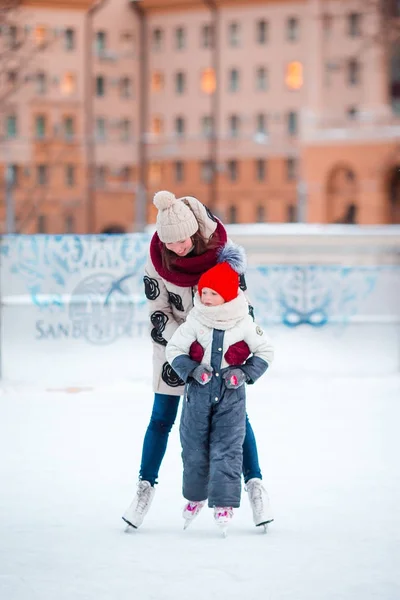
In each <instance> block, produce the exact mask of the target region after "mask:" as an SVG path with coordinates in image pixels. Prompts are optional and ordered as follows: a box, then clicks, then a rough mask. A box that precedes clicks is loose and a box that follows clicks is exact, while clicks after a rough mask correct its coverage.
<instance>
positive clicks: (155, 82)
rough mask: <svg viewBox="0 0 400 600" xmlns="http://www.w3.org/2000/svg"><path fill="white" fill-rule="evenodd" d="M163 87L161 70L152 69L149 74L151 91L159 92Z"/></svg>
mask: <svg viewBox="0 0 400 600" xmlns="http://www.w3.org/2000/svg"><path fill="white" fill-rule="evenodd" d="M163 87H164V75H163V74H162V73H161V71H154V73H153V74H152V76H151V90H152V91H153V92H161V90H162V89H163Z"/></svg>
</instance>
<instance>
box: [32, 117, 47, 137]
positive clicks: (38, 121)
mask: <svg viewBox="0 0 400 600" xmlns="http://www.w3.org/2000/svg"><path fill="white" fill-rule="evenodd" d="M45 135H46V117H45V116H44V115H37V117H36V118H35V137H36V138H37V139H43V138H44V137H45Z"/></svg>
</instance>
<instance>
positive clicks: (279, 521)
mask: <svg viewBox="0 0 400 600" xmlns="http://www.w3.org/2000/svg"><path fill="white" fill-rule="evenodd" d="M137 363H139V364H140V365H142V368H141V369H138V366H137V364H136V366H135V372H136V373H138V372H139V371H140V370H141V371H142V375H141V376H140V375H138V376H135V378H132V380H130V381H119V382H118V381H114V382H112V383H104V384H103V385H100V384H97V385H92V384H89V385H88V386H87V387H85V386H80V387H77V388H66V387H65V386H64V385H61V386H59V387H58V386H57V385H53V383H54V380H56V377H54V372H52V373H51V380H52V384H51V386H50V385H47V383H46V382H43V383H38V384H37V385H28V384H26V385H22V384H21V385H11V384H7V383H3V384H1V383H0V482H1V486H0V487H1V493H0V598H1V600H128V599H129V600H203V599H204V598H209V597H212V598H214V597H215V598H218V599H221V600H225V598H226V599H227V600H239V599H241V600H242V599H243V598H246V599H249V600H278V599H279V600H281V599H282V600H338V599H343V600H369V599H379V600H398V599H399V598H400V568H399V563H400V478H399V456H400V433H399V423H400V377H398V376H386V377H374V378H372V377H368V376H367V375H366V376H363V377H350V376H347V377H338V376H336V377H335V376H334V375H331V376H327V375H326V374H324V375H323V376H322V375H320V376H318V374H313V375H311V374H309V375H305V376H301V374H299V373H296V374H295V375H290V372H289V373H286V374H285V373H283V372H281V371H280V370H279V369H277V370H276V371H275V372H274V369H273V368H272V369H271V371H270V373H269V374H268V375H266V376H265V377H264V378H263V379H262V380H261V381H260V382H258V384H256V385H255V386H253V387H252V388H249V390H248V412H249V415H250V419H251V422H252V424H253V427H254V429H255V432H256V436H257V441H258V446H259V453H260V459H261V465H262V468H263V473H264V481H265V485H266V487H267V489H268V492H269V495H270V497H271V502H272V505H273V510H274V515H275V522H274V523H273V524H271V525H270V528H269V532H268V534H267V535H264V534H262V533H261V532H260V531H258V530H257V529H256V528H255V527H254V526H253V524H252V520H251V513H250V507H249V504H248V499H247V496H246V493H245V492H243V498H242V507H241V508H240V509H239V510H237V511H236V513H235V516H234V520H233V522H232V525H231V529H230V531H229V536H228V538H227V539H222V538H221V537H220V535H219V532H218V531H217V530H216V526H215V525H214V523H213V519H212V512H211V510H209V509H205V510H204V511H203V513H202V514H201V515H200V516H199V518H198V519H197V520H196V521H195V522H194V523H193V525H192V526H191V527H190V528H189V529H188V530H187V531H185V532H184V531H183V522H182V517H181V509H182V505H183V499H182V496H181V461H180V447H179V438H178V427H175V428H174V430H173V433H172V435H171V439H170V444H169V446H168V450H167V455H166V458H165V461H164V463H163V466H162V470H161V473H160V483H159V485H158V487H157V492H156V496H155V500H154V504H153V506H152V508H151V511H150V513H149V514H148V516H147V518H146V520H145V523H144V525H143V526H142V528H141V529H139V530H138V531H135V532H132V533H131V534H126V533H124V524H123V522H122V520H121V515H122V513H123V512H124V510H125V508H126V507H127V505H128V504H129V503H130V501H131V500H132V497H133V494H134V491H135V484H136V479H137V471H138V467H139V461H140V452H141V443H142V439H143V435H144V432H145V428H146V425H147V422H148V419H149V416H150V410H151V404H152V392H151V382H150V348H149V347H148V346H144V347H142V348H140V350H138V351H137ZM61 380H62V377H61V373H60V381H61Z"/></svg>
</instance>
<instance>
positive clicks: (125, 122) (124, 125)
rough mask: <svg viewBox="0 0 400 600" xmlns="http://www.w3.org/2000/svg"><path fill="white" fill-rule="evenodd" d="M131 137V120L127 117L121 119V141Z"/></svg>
mask: <svg viewBox="0 0 400 600" xmlns="http://www.w3.org/2000/svg"><path fill="white" fill-rule="evenodd" d="M130 139H131V122H130V120H129V119H122V121H121V141H122V142H128V141H129V140H130Z"/></svg>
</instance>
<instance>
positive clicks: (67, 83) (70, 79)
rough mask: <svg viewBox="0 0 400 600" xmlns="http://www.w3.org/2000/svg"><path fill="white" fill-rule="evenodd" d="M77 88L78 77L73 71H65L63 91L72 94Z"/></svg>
mask: <svg viewBox="0 0 400 600" xmlns="http://www.w3.org/2000/svg"><path fill="white" fill-rule="evenodd" d="M75 89H76V77H75V75H74V74H73V73H65V75H64V77H63V78H62V82H61V93H62V94H64V96H70V95H71V94H73V93H74V92H75Z"/></svg>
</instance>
